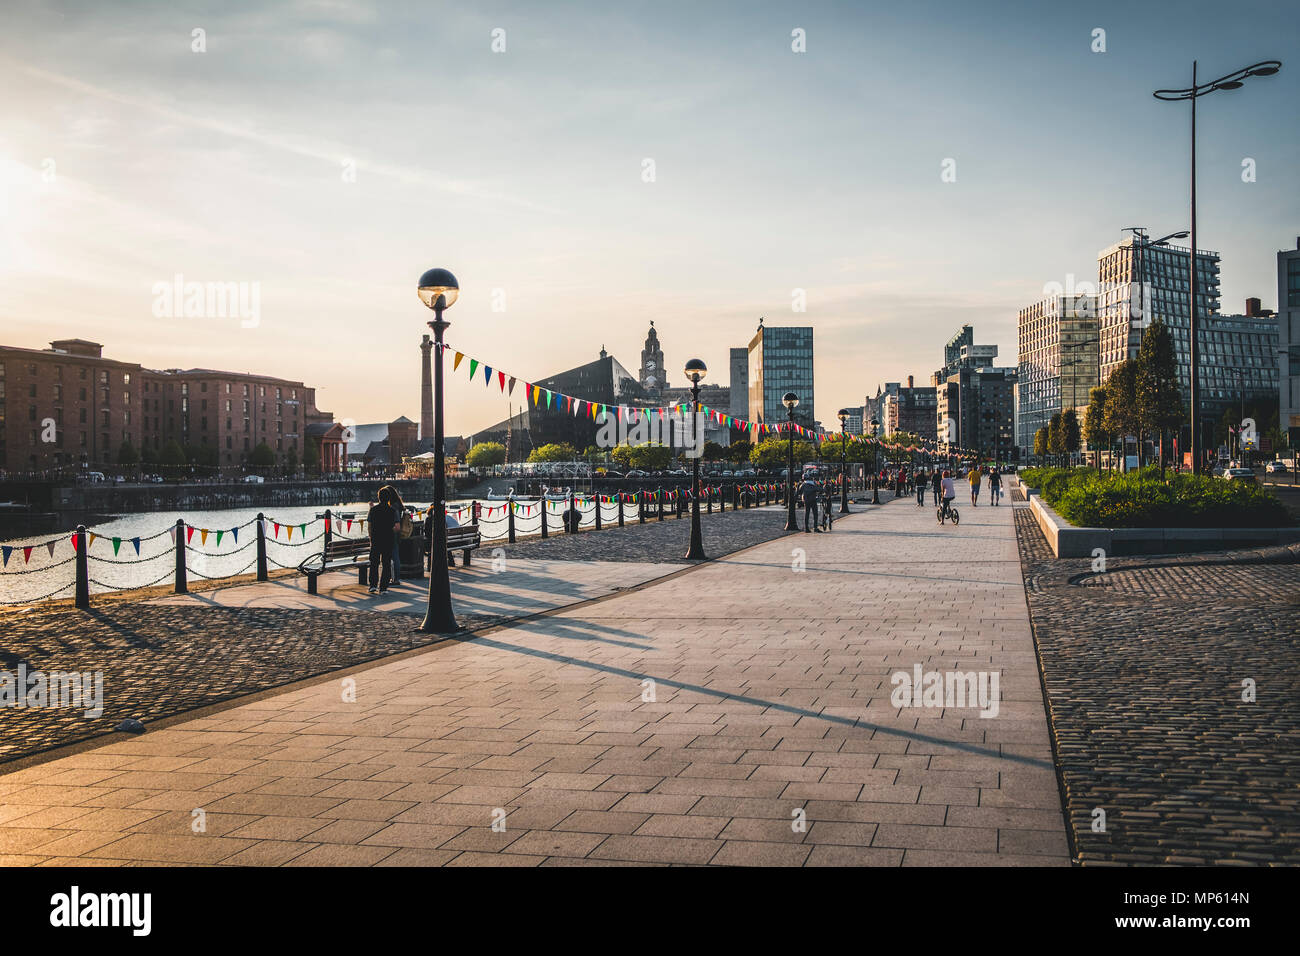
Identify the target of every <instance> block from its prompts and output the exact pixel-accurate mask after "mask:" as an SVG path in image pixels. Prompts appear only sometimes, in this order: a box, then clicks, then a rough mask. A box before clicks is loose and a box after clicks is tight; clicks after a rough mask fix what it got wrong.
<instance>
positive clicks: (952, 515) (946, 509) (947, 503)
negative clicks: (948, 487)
mask: <svg viewBox="0 0 1300 956" xmlns="http://www.w3.org/2000/svg"><path fill="white" fill-rule="evenodd" d="M935 517H936V518H938V519H939V524H943V522H944V519H945V518H948V519H950V520H951V521H952V523H953V524H961V515H960V514H958V513H957V509H956V508H954V507H953V506H952V499H951V498H944V499H943V504H941V505H940V506H939V507H938V508H936V509H935Z"/></svg>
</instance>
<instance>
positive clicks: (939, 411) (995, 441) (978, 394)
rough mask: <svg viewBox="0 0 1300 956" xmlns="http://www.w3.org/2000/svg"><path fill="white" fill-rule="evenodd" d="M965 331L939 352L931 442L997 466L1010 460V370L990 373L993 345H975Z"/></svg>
mask: <svg viewBox="0 0 1300 956" xmlns="http://www.w3.org/2000/svg"><path fill="white" fill-rule="evenodd" d="M974 342H975V336H974V330H973V329H972V328H971V327H970V326H969V325H964V326H962V328H961V331H959V332H958V333H957V334H956V335H954V336H953V337H952V338H951V339H950V340H949V341H948V344H947V345H945V346H944V350H943V358H944V367H943V368H942V369H940V370H939V371H937V372H935V373H934V375H933V376H932V378H931V381H932V382H933V384H934V387H935V392H936V401H935V438H936V439H937V440H938V441H939V442H940V443H941V444H947V445H951V446H955V447H958V448H970V449H975V450H978V451H979V452H980V453H981V454H983V455H986V456H988V457H990V458H995V459H997V460H999V461H1007V460H1010V459H1011V458H1013V457H1015V450H1016V436H1015V430H1014V429H1015V393H1014V391H1015V384H1016V370H1015V369H1014V368H994V367H993V360H994V359H995V358H997V354H998V347H997V346H996V345H976V344H974Z"/></svg>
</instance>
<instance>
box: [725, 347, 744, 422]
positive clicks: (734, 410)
mask: <svg viewBox="0 0 1300 956" xmlns="http://www.w3.org/2000/svg"><path fill="white" fill-rule="evenodd" d="M727 414H728V415H730V416H731V417H732V418H748V417H749V349H747V348H738V349H732V350H731V407H730V410H729V411H728V412H727Z"/></svg>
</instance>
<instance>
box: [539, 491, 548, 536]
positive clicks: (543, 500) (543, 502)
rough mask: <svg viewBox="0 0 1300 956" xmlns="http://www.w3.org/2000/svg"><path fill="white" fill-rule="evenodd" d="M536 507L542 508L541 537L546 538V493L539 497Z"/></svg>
mask: <svg viewBox="0 0 1300 956" xmlns="http://www.w3.org/2000/svg"><path fill="white" fill-rule="evenodd" d="M538 507H540V508H541V509H542V539H543V540H545V539H546V495H542V497H541V498H540V499H539V504H538Z"/></svg>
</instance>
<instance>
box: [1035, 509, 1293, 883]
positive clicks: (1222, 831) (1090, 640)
mask: <svg viewBox="0 0 1300 956" xmlns="http://www.w3.org/2000/svg"><path fill="white" fill-rule="evenodd" d="M1016 531H1017V536H1018V539H1019V546H1020V554H1021V561H1022V564H1023V570H1024V577H1025V589H1026V593H1027V595H1028V601H1029V610H1030V616H1031V619H1032V621H1033V626H1034V636H1035V640H1036V643H1037V646H1038V653H1039V656H1040V660H1041V667H1042V673H1043V682H1044V686H1045V688H1046V692H1047V699H1048V708H1049V712H1050V715H1051V722H1052V731H1053V735H1054V738H1055V744H1056V755H1057V763H1058V767H1059V772H1060V775H1061V780H1062V785H1063V789H1064V791H1065V797H1066V812H1067V817H1068V820H1069V823H1070V827H1071V831H1072V836H1073V840H1074V845H1075V849H1076V852H1077V854H1078V858H1079V859H1080V860H1081V861H1082V862H1083V863H1168V864H1180V863H1188V864H1195V863H1205V864H1229V865H1245V864H1266V863H1272V864H1275V863H1287V864H1295V863H1300V786H1297V781H1300V704H1298V702H1300V608H1297V605H1296V596H1295V595H1296V582H1297V580H1300V578H1298V577H1297V570H1300V565H1297V564H1296V563H1294V562H1295V558H1296V555H1295V553H1294V551H1293V550H1292V551H1289V550H1287V549H1271V550H1269V551H1266V552H1249V551H1247V552H1230V553H1226V554H1221V555H1213V556H1211V555H1204V554H1202V555H1179V556H1173V557H1168V558H1153V557H1149V556H1143V557H1131V558H1111V559H1109V560H1108V561H1107V565H1106V568H1107V570H1106V573H1104V574H1098V575H1096V576H1095V577H1093V576H1092V575H1091V566H1092V561H1091V559H1081V560H1057V559H1055V558H1053V556H1052V554H1051V552H1050V550H1048V547H1047V544H1046V541H1045V540H1044V539H1043V537H1042V534H1041V532H1040V531H1039V530H1038V527H1037V526H1036V525H1035V523H1034V521H1033V518H1032V517H1031V515H1030V513H1029V511H1028V509H1027V508H1024V507H1018V508H1016ZM1270 562H1271V563H1270ZM1084 575H1088V577H1083V576H1084ZM1072 582H1077V583H1072ZM1288 582H1289V584H1288ZM1248 680H1249V681H1253V682H1254V687H1255V690H1256V694H1257V699H1256V700H1255V701H1253V702H1250V703H1247V702H1245V701H1243V699H1242V696H1243V681H1248ZM1097 809H1100V810H1102V811H1104V812H1105V832H1094V830H1093V821H1094V812H1095V810H1097Z"/></svg>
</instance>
